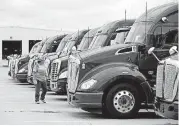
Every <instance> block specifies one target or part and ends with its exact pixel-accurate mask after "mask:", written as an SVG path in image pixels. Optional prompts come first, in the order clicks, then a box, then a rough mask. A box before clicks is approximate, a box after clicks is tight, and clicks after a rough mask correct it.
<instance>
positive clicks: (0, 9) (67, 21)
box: [0, 0, 178, 31]
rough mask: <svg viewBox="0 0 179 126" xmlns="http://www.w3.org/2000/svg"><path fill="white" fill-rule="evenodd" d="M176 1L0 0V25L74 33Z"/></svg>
mask: <svg viewBox="0 0 179 126" xmlns="http://www.w3.org/2000/svg"><path fill="white" fill-rule="evenodd" d="M171 1H172V2H177V1H178V0H1V1H0V15H1V20H0V26H20V27H30V28H43V29H55V30H63V31H75V30H78V29H79V30H80V29H85V28H88V27H89V28H95V27H99V26H102V25H103V24H105V23H108V22H111V21H114V20H120V19H124V17H125V9H126V15H127V19H136V18H137V17H138V16H140V15H141V14H142V13H144V12H145V3H146V2H147V4H148V9H150V8H152V7H155V6H158V5H161V4H165V3H169V2H171Z"/></svg>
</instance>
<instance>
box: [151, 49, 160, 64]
mask: <svg viewBox="0 0 179 126" xmlns="http://www.w3.org/2000/svg"><path fill="white" fill-rule="evenodd" d="M154 49H155V47H151V48H150V49H149V50H148V54H149V55H150V54H152V55H153V56H154V57H155V58H156V59H157V61H158V62H160V60H159V58H158V57H157V56H156V55H155V53H154V52H153V51H154Z"/></svg>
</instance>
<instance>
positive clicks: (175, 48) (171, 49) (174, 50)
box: [169, 46, 178, 55]
mask: <svg viewBox="0 0 179 126" xmlns="http://www.w3.org/2000/svg"><path fill="white" fill-rule="evenodd" d="M169 53H170V55H173V54H175V53H178V51H177V46H173V47H171V48H170V50H169Z"/></svg>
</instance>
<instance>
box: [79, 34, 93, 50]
mask: <svg viewBox="0 0 179 126" xmlns="http://www.w3.org/2000/svg"><path fill="white" fill-rule="evenodd" d="M92 40H93V37H84V38H83V39H82V41H81V43H80V45H79V47H78V49H77V50H85V49H88V47H89V45H90V43H91V41H92Z"/></svg>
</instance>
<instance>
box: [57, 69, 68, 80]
mask: <svg viewBox="0 0 179 126" xmlns="http://www.w3.org/2000/svg"><path fill="white" fill-rule="evenodd" d="M63 78H67V71H65V72H62V73H61V74H60V75H59V79H63Z"/></svg>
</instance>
